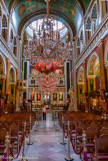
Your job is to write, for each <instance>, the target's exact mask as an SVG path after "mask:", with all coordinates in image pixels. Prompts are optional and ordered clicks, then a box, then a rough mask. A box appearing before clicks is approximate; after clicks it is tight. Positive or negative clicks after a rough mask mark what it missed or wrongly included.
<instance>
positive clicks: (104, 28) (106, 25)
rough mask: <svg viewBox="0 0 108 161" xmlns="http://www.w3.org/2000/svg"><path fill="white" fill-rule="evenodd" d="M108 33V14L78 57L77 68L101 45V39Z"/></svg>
mask: <svg viewBox="0 0 108 161" xmlns="http://www.w3.org/2000/svg"><path fill="white" fill-rule="evenodd" d="M107 34H108V14H107V15H106V17H105V18H104V19H103V21H102V23H101V24H100V25H99V26H98V29H97V30H96V32H95V33H94V35H93V36H92V37H91V39H90V41H89V42H88V43H87V44H86V47H85V48H84V49H83V51H82V53H81V54H80V55H79V56H78V57H77V58H76V60H75V64H76V65H75V66H76V69H78V68H79V66H80V65H81V64H82V63H83V62H84V60H85V59H86V58H87V57H88V56H89V55H90V54H91V53H92V52H93V50H94V49H95V48H96V47H97V46H98V45H99V43H100V42H101V40H102V39H103V38H104V37H105V36H106V35H107Z"/></svg>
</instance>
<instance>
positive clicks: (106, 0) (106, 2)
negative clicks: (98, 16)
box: [101, 0, 108, 18]
mask: <svg viewBox="0 0 108 161" xmlns="http://www.w3.org/2000/svg"><path fill="white" fill-rule="evenodd" d="M101 3H102V4H101V6H102V9H101V10H102V18H103V17H104V16H105V15H106V13H108V0H103V1H101Z"/></svg>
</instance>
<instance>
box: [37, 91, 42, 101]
mask: <svg viewBox="0 0 108 161" xmlns="http://www.w3.org/2000/svg"><path fill="white" fill-rule="evenodd" d="M40 100H41V94H40V93H38V94H37V101H40Z"/></svg>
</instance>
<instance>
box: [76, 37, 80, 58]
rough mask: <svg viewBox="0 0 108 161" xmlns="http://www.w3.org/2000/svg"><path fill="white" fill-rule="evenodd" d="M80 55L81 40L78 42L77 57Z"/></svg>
mask: <svg viewBox="0 0 108 161" xmlns="http://www.w3.org/2000/svg"><path fill="white" fill-rule="evenodd" d="M78 55H80V39H79V38H78V40H77V56H78Z"/></svg>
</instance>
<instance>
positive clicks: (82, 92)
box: [77, 66, 84, 105]
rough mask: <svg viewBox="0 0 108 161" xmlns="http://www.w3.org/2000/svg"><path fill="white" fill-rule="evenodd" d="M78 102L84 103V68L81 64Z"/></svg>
mask: <svg viewBox="0 0 108 161" xmlns="http://www.w3.org/2000/svg"><path fill="white" fill-rule="evenodd" d="M77 81H78V103H79V105H80V104H83V102H84V99H83V98H84V97H83V94H84V68H83V67H82V66H81V67H80V69H79V71H78V80H77Z"/></svg>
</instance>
